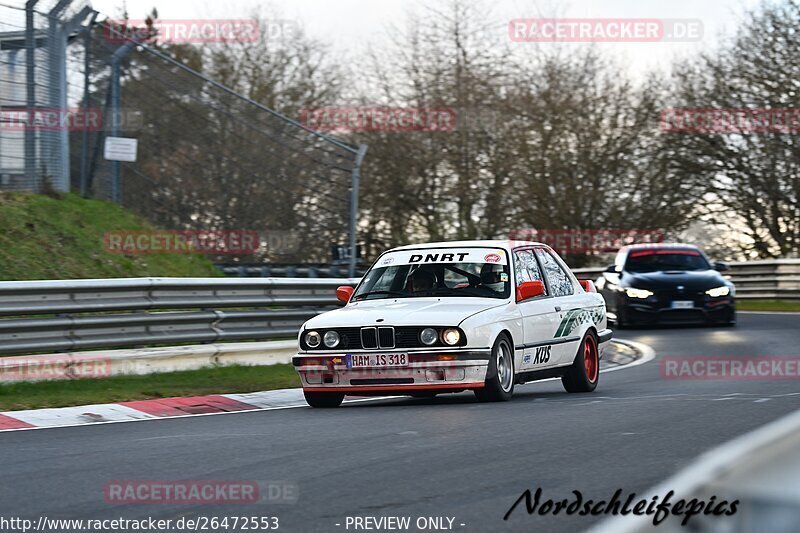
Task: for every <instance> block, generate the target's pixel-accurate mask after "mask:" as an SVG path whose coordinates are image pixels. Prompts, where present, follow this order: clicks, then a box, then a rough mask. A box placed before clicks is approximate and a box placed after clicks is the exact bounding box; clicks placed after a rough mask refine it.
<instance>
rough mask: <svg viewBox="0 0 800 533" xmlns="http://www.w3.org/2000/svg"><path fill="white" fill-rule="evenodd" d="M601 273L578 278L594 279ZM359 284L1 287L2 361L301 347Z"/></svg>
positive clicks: (741, 285)
mask: <svg viewBox="0 0 800 533" xmlns="http://www.w3.org/2000/svg"><path fill="white" fill-rule="evenodd" d="M601 272H602V271H601V270H600V269H576V270H575V273H576V275H577V276H578V277H580V278H586V279H596V278H597V277H598V276H599V275H600V274H601ZM729 274H730V278H731V280H732V281H733V282H734V283H735V284H736V285H737V297H738V298H744V299H752V298H795V299H798V298H800V260H798V259H782V260H777V261H751V262H747V263H733V264H732V265H731V270H730V271H729ZM357 282H358V279H355V278H351V279H348V278H308V279H303V278H133V279H99V280H72V281H10V282H0V354H19V353H36V352H54V351H73V350H88V349H99V348H124V347H143V346H155V345H169V344H183V343H213V342H230V341H244V340H248V341H257V340H258V341H261V340H274V339H285V338H291V337H294V336H295V335H296V334H297V331H298V329H299V327H300V326H301V325H302V323H303V322H304V321H305V320H307V319H309V318H311V317H313V316H315V315H317V314H319V313H321V312H323V311H326V310H329V309H332V308H334V307H336V306H338V305H339V302H338V301H337V300H336V296H335V294H334V291H335V288H336V287H338V286H339V285H355V284H356V283H357Z"/></svg>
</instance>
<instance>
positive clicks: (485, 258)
mask: <svg viewBox="0 0 800 533" xmlns="http://www.w3.org/2000/svg"><path fill="white" fill-rule="evenodd" d="M510 293H511V278H510V274H509V270H508V258H507V256H506V254H505V252H504V251H503V250H495V249H486V248H482V249H430V250H429V249H426V250H410V251H404V252H391V253H389V254H385V255H384V256H383V257H381V259H380V260H379V261H378V262H377V263H376V265H375V267H373V268H372V269H370V271H369V272H367V274H366V276H364V280H363V281H362V282H361V284H360V285H359V287H358V289H357V290H356V293H355V295H354V296H353V301H359V300H379V299H385V298H421V297H427V296H435V297H445V298H450V297H477V298H508V297H509V295H510Z"/></svg>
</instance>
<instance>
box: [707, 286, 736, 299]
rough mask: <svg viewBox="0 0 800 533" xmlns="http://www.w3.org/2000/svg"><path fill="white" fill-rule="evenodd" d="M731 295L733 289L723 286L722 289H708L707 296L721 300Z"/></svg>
mask: <svg viewBox="0 0 800 533" xmlns="http://www.w3.org/2000/svg"><path fill="white" fill-rule="evenodd" d="M730 293H731V288H730V287H728V286H727V285H723V286H722V287H714V288H713V289H708V290H707V291H706V294H708V295H709V296H711V297H712V298H721V297H723V296H728V295H729V294H730Z"/></svg>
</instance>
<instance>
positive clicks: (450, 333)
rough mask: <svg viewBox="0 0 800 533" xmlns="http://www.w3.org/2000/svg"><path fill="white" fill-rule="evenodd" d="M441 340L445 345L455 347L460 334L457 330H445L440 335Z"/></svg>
mask: <svg viewBox="0 0 800 533" xmlns="http://www.w3.org/2000/svg"><path fill="white" fill-rule="evenodd" d="M442 340H443V341H444V343H445V344H449V345H450V346H455V345H456V344H458V341H460V340H461V332H459V331H458V330H457V329H452V328H451V329H446V330H444V333H442Z"/></svg>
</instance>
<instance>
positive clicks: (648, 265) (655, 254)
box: [624, 249, 711, 272]
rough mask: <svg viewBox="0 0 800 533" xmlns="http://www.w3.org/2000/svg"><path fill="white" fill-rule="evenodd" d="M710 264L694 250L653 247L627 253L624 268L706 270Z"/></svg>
mask: <svg viewBox="0 0 800 533" xmlns="http://www.w3.org/2000/svg"><path fill="white" fill-rule="evenodd" d="M710 268H711V265H709V264H708V261H706V258H705V257H703V255H702V254H701V253H700V252H698V251H696V250H688V249H687V250H671V249H655V250H642V251H633V252H631V253H630V255H628V260H627V262H626V263H625V267H624V270H626V271H628V272H656V271H659V270H682V271H685V270H708V269H710Z"/></svg>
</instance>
